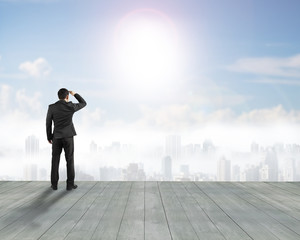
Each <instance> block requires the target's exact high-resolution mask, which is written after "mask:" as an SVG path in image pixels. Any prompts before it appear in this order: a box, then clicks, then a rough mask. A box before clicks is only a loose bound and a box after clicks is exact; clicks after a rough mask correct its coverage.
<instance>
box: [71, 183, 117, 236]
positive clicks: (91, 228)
mask: <svg viewBox="0 0 300 240" xmlns="http://www.w3.org/2000/svg"><path fill="white" fill-rule="evenodd" d="M119 186H120V182H110V183H109V185H108V186H107V187H106V188H105V189H104V191H103V192H101V194H100V195H99V196H98V197H97V198H96V199H95V201H94V202H93V204H92V205H91V207H90V208H89V209H88V210H87V211H86V213H85V214H84V216H83V217H82V218H81V219H80V220H79V221H78V222H77V223H76V226H75V227H74V228H73V229H72V230H71V231H70V232H69V233H68V235H67V237H66V238H65V239H66V240H81V239H91V238H92V236H93V234H94V232H95V230H96V228H97V226H98V225H99V222H100V220H101V219H102V217H103V214H104V212H105V211H106V209H107V207H108V205H109V203H110V201H111V199H112V198H113V196H114V195H115V194H116V192H117V189H118V188H119Z"/></svg>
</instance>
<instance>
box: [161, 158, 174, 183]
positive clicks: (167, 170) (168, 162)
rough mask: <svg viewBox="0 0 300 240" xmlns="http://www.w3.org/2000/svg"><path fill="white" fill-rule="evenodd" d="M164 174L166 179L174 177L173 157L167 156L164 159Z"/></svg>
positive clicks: (169, 179)
mask: <svg viewBox="0 0 300 240" xmlns="http://www.w3.org/2000/svg"><path fill="white" fill-rule="evenodd" d="M162 175H163V178H164V180H167V181H171V180H172V179H173V175H172V158H171V157H170V156H165V157H164V158H163V159H162Z"/></svg>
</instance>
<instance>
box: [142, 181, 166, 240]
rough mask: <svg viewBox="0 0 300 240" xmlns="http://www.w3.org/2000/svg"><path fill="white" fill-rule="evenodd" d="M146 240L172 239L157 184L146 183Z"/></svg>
mask: <svg viewBox="0 0 300 240" xmlns="http://www.w3.org/2000/svg"><path fill="white" fill-rule="evenodd" d="M145 239H146V240H161V239H164V240H170V239H171V233H170V230H169V227H168V223H167V219H166V215H165V212H164V208H163V205H162V199H161V197H160V194H159V190H158V184H157V182H146V183H145Z"/></svg>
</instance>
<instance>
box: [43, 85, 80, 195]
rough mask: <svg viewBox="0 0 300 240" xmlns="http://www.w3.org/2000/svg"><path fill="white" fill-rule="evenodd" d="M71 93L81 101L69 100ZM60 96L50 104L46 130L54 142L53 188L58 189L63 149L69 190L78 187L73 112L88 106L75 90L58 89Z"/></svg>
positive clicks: (50, 139) (48, 137)
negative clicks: (76, 182) (75, 166)
mask: <svg viewBox="0 0 300 240" xmlns="http://www.w3.org/2000/svg"><path fill="white" fill-rule="evenodd" d="M69 93H70V94H71V95H72V96H74V97H75V98H76V99H77V100H78V102H79V103H72V102H69ZM57 94H58V98H59V101H57V102H56V103H54V104H51V105H49V108H48V113H47V119H46V131H47V139H48V142H49V143H50V144H52V167H51V188H52V189H53V190H57V183H58V179H59V174H58V168H59V160H60V154H61V152H62V149H64V151H65V157H66V162H67V190H72V189H76V188H77V185H75V184H74V178H75V170H74V141H73V136H75V135H76V132H75V128H74V125H73V122H72V118H73V114H74V113H75V112H77V111H78V110H80V109H82V108H83V107H85V106H86V102H85V100H84V99H83V98H82V97H81V96H80V95H79V94H78V93H75V92H73V91H68V90H67V89H65V88H62V89H60V90H59V91H58V93H57ZM52 121H53V122H54V130H53V133H52Z"/></svg>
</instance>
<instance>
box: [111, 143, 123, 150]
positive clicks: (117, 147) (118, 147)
mask: <svg viewBox="0 0 300 240" xmlns="http://www.w3.org/2000/svg"><path fill="white" fill-rule="evenodd" d="M111 150H112V151H113V152H120V151H121V143H120V142H112V144H111Z"/></svg>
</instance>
